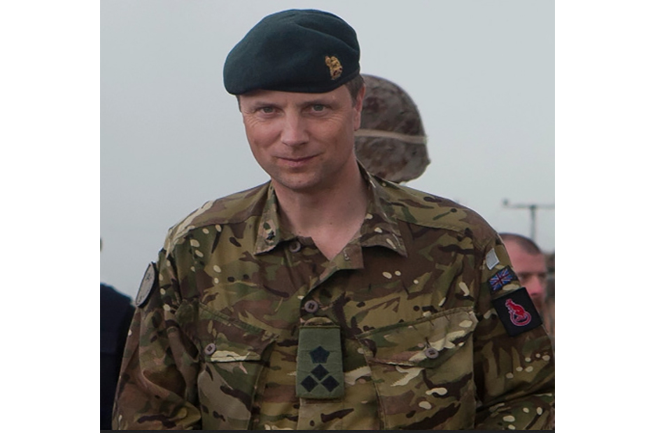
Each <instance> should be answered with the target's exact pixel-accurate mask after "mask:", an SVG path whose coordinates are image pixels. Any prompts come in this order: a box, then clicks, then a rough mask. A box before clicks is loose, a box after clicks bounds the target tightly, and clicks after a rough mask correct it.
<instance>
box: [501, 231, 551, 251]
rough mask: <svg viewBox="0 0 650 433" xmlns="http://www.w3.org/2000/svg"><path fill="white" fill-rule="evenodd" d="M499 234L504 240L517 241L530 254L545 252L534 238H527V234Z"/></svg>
mask: <svg viewBox="0 0 650 433" xmlns="http://www.w3.org/2000/svg"><path fill="white" fill-rule="evenodd" d="M499 236H500V237H501V240H502V241H503V242H505V241H512V242H515V243H516V244H517V245H519V246H520V247H521V249H523V250H524V251H525V252H527V253H528V254H543V252H542V250H541V249H540V248H539V246H537V244H536V243H535V242H534V241H533V240H532V239H530V238H527V237H526V236H522V235H518V234H515V233H499Z"/></svg>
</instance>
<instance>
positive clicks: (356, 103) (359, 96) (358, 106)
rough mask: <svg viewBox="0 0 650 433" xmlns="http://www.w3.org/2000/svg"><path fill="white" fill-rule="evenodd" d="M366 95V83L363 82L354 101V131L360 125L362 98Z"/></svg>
mask: <svg viewBox="0 0 650 433" xmlns="http://www.w3.org/2000/svg"><path fill="white" fill-rule="evenodd" d="M365 96H366V85H365V84H364V85H363V87H361V89H359V93H357V98H356V100H355V101H354V106H353V109H354V130H355V131H356V130H357V129H359V128H360V127H361V110H362V108H363V98H364V97H365Z"/></svg>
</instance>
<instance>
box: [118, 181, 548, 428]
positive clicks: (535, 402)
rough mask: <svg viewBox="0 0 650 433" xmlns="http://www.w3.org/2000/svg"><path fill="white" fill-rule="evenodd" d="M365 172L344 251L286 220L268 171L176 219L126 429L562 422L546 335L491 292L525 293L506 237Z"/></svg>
mask: <svg viewBox="0 0 650 433" xmlns="http://www.w3.org/2000/svg"><path fill="white" fill-rule="evenodd" d="M364 175H365V176H366V179H367V180H368V185H369V190H370V194H371V201H370V203H369V207H368V212H367V215H366V219H365V221H364V223H363V225H362V227H361V229H360V231H359V232H358V235H357V236H356V237H354V238H353V239H352V240H351V241H350V242H349V243H348V245H347V246H346V247H345V248H344V249H343V250H342V251H341V252H340V253H339V254H338V255H337V256H336V257H334V258H333V259H332V260H331V261H329V260H327V259H326V258H325V257H324V256H323V255H322V254H321V253H320V251H319V250H318V249H317V248H316V246H315V245H314V243H313V241H312V240H311V239H309V238H301V237H296V236H294V235H292V234H291V233H289V232H288V231H286V230H283V228H282V227H281V226H280V223H279V221H280V219H279V215H278V205H277V201H276V200H277V199H276V195H275V193H274V189H273V187H272V186H271V185H270V183H267V184H265V185H261V186H259V187H256V188H254V189H251V190H248V191H245V192H241V193H238V194H234V195H232V196H229V197H226V198H223V199H220V200H216V201H212V202H208V203H206V204H205V205H204V206H203V207H201V208H200V209H198V210H197V211H195V212H194V213H192V214H191V215H189V216H188V217H187V218H186V219H185V220H183V221H182V222H181V223H179V224H178V225H176V226H174V227H173V228H172V229H170V231H169V234H168V236H167V239H166V241H165V246H164V248H163V249H162V250H161V252H160V254H159V257H158V262H157V263H156V264H155V266H154V265H153V264H152V266H150V269H149V272H148V274H147V276H146V278H145V280H144V281H143V284H142V286H141V289H140V292H139V294H138V298H137V300H136V303H137V304H139V308H138V310H137V312H136V315H135V318H134V320H133V323H132V326H131V330H130V335H129V339H128V342H127V347H126V350H125V354H124V360H123V364H122V370H121V375H120V381H119V385H118V391H117V396H116V405H115V410H114V413H113V426H114V428H120V429H161V428H162V429H164V428H168V429H205V430H216V429H278V428H284V429H305V430H306V429H399V428H411V429H470V428H479V429H485V430H491V429H518V430H519V429H543V428H549V427H552V425H553V422H554V421H553V420H554V411H553V407H554V403H553V402H554V358H553V352H552V349H551V343H550V341H549V338H548V336H547V334H546V332H545V331H544V328H543V327H542V326H538V327H535V328H533V329H531V330H527V331H526V332H522V333H519V334H518V335H516V336H514V337H512V336H510V335H508V333H507V332H506V327H505V326H504V322H503V320H506V321H507V320H508V319H507V314H506V315H502V314H501V313H497V310H496V309H495V308H496V307H495V305H496V304H493V300H494V301H495V302H496V301H497V300H499V299H506V298H508V297H509V296H510V295H511V294H513V293H515V291H516V290H517V289H519V288H520V287H519V282H518V280H517V279H516V277H515V276H514V273H513V272H512V271H511V269H510V267H509V259H508V257H507V253H506V250H505V248H504V246H503V244H502V243H501V241H500V239H499V238H498V235H497V234H496V233H495V231H494V230H493V229H492V228H491V227H490V226H489V225H487V224H486V223H485V222H484V221H483V220H482V219H481V217H479V216H478V215H477V214H476V213H474V212H473V211H471V210H469V209H466V208H463V207H462V206H459V205H457V204H456V203H453V202H451V201H448V200H445V199H442V198H439V197H435V196H432V195H429V194H425V193H421V192H418V191H415V190H412V189H409V188H406V187H403V186H398V185H395V184H393V183H390V182H385V181H382V180H380V179H378V178H374V177H370V176H369V175H367V174H366V173H364ZM518 293H521V290H519V292H518ZM511 305H515V306H518V304H516V303H515V304H511ZM510 311H511V313H512V311H513V310H512V309H510ZM520 312H521V311H520ZM524 313H526V312H525V311H524ZM522 314H523V313H522ZM526 314H527V313H526ZM502 316H503V317H502ZM511 317H512V316H511ZM517 317H519V316H517ZM332 330H333V331H332ZM313 331H315V332H313ZM319 335H327V337H326V338H325V337H323V338H322V339H321V337H319ZM328 339H329V340H328ZM325 340H328V341H329V343H323V341H325ZM330 343H332V344H334V345H339V346H340V347H338V348H336V347H329V348H327V344H330ZM321 344H322V345H324V346H326V348H327V350H324V349H323V347H316V346H321ZM319 351H320V352H319ZM301 353H308V354H310V356H311V357H312V358H311V360H310V358H309V356H307V355H304V356H303V357H302V358H301V355H300V354H301ZM323 353H324V354H325V355H323ZM315 354H319V355H318V357H316V356H315ZM328 355H329V359H328ZM301 359H302V360H301ZM305 360H307V361H305ZM330 361H331V362H330ZM305 362H306V364H305ZM309 362H313V363H314V364H313V365H309ZM314 366H315V367H314ZM312 367H314V368H313V369H312ZM330 373H331V374H330ZM307 377H309V378H307ZM337 378H338V380H336V379H337ZM309 388H311V389H312V391H310V392H315V391H319V390H320V391H322V392H321V394H320V395H318V396H316V397H314V398H311V394H309V392H308V391H309ZM325 388H327V390H325ZM332 388H334V392H332V393H330V394H328V392H329V391H330V390H331V389H332ZM306 389H307V390H306ZM320 391H319V392H320ZM339 391H340V392H339ZM305 392H307V394H306V395H305ZM316 394H318V393H316Z"/></svg>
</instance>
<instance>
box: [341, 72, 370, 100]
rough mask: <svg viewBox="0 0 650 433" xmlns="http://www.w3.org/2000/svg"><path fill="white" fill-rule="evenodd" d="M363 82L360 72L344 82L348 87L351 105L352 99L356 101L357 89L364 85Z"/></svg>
mask: <svg viewBox="0 0 650 433" xmlns="http://www.w3.org/2000/svg"><path fill="white" fill-rule="evenodd" d="M364 84H365V81H363V77H362V76H361V74H357V76H356V77H354V78H353V79H351V80H350V81H348V82H347V83H345V84H344V86H345V87H347V88H348V91H349V92H350V96H352V105H354V101H356V99H357V96H358V95H359V91H360V90H361V88H362V87H363V86H364Z"/></svg>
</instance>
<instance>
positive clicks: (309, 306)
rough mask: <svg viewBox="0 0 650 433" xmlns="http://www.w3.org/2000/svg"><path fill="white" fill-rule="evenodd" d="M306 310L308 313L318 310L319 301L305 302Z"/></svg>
mask: <svg viewBox="0 0 650 433" xmlns="http://www.w3.org/2000/svg"><path fill="white" fill-rule="evenodd" d="M305 311H306V312H308V313H315V312H316V311H318V302H316V301H314V300H309V301H307V302H305Z"/></svg>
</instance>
